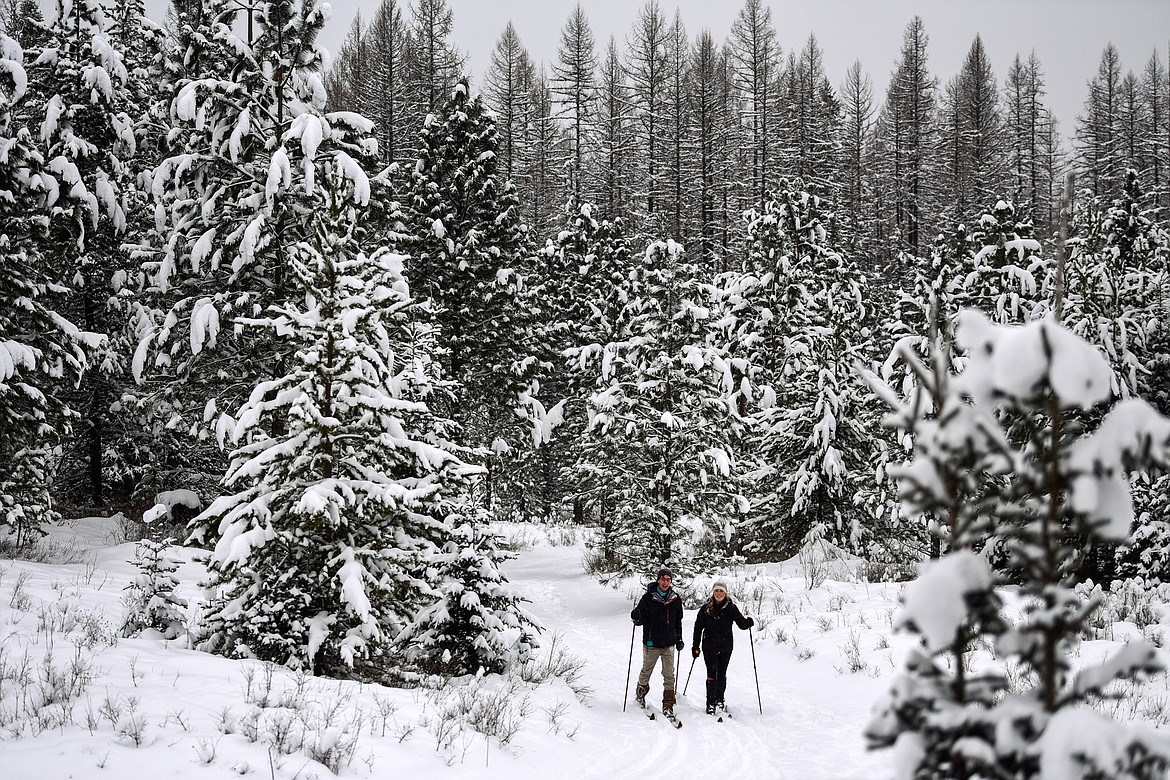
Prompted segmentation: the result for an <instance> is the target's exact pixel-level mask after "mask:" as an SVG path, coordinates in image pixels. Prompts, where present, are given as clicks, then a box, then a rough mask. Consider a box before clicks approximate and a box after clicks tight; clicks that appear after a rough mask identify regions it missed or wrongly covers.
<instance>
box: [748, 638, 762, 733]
mask: <svg viewBox="0 0 1170 780" xmlns="http://www.w3.org/2000/svg"><path fill="white" fill-rule="evenodd" d="M748 639H749V640H751V643H752V674H754V675H755V676H756V701H758V702H759V703H760V714H761V715H763V714H764V700H763V699H761V698H760V673H759V671H757V669H756V638H755V636H753V635H752V627H751V626H748Z"/></svg>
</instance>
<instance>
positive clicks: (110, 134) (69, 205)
mask: <svg viewBox="0 0 1170 780" xmlns="http://www.w3.org/2000/svg"><path fill="white" fill-rule="evenodd" d="M112 29H113V21H112V19H111V17H110V16H109V14H108V13H107V12H106V9H105V8H104V7H103V6H102V4H101V3H100V2H99V1H98V0H57V3H56V18H55V19H54V20H53V21H52V22H51V23H50V24H49V25H48V26H47V27H46V28H45V30H44V32H45V36H44V43H43V45H42V46H40V47H39V48H38V50H36V51H35V52H31V53H30V57H32V56H35V59H34V60H33V61H32V62H31V64H30V65H29V67H28V82H29V85H30V91H29V95H28V102H29V112H30V114H31V115H32V116H31V117H30V119H31V120H32V121H34V122H35V123H36V125H35V126H36V127H37V132H36V137H37V138H38V140H39V141H40V143H41V144H42V145H43V155H44V158H45V161H46V162H45V165H46V168H47V169H48V170H49V171H51V172H53V174H54V176H55V177H56V178H57V179H58V180H59V181H60V183H61V186H60V189H59V192H58V193H57V197H55V198H54V199H53V200H54V202H53V203H52V206H51V212H50V221H49V235H48V238H49V242H50V245H51V246H52V247H53V251H54V253H55V254H56V255H57V256H58V265H57V267H58V268H59V269H60V271H59V273H60V274H61V279H62V281H66V282H67V283H68V285H69V288H70V289H69V291H68V292H67V293H64V294H62V295H61V300H60V301H59V303H58V304H57V307H58V310H59V311H60V312H61V313H62V314H65V315H66V316H67V317H69V318H70V319H72V320H73V321H75V322H77V323H78V324H79V325H80V326H81V327H83V328H85V329H86V330H87V331H91V332H95V333H99V334H101V335H103V336H106V337H107V338H106V340H105V341H104V342H103V344H102V346H101V347H100V348H99V349H98V352H97V353H96V354H95V355H94V359H93V360H92V361H91V363H90V368H89V370H88V371H86V373H85V374H84V375H83V377H82V381H81V385H80V387H78V388H77V389H76V390H67V391H66V390H64V389H62V391H63V392H64V393H65V398H66V399H67V400H68V402H69V404H70V405H71V406H72V407H73V408H74V409H75V410H76V411H77V412H78V415H79V417H78V422H77V424H76V426H75V431H74V432H75V436H74V437H73V438H72V439H71V440H70V441H69V442H68V443H67V446H66V448H65V451H64V454H63V462H62V465H61V470H62V475H61V481H62V482H64V483H65V485H66V486H65V491H64V492H68V493H69V494H71V497H72V498H74V499H76V500H80V501H81V502H83V503H88V504H91V505H95V506H101V505H104V504H105V502H106V501H107V500H108V499H109V498H110V495H109V493H110V488H111V486H110V485H109V484H107V482H106V477H107V474H106V464H107V462H108V459H109V452H108V451H109V450H111V449H113V448H114V446H115V444H114V443H115V441H116V438H117V434H116V433H115V432H114V431H112V430H111V425H114V424H116V420H115V419H114V416H113V415H111V412H110V406H111V404H112V403H113V402H114V401H115V400H116V399H117V397H118V395H119V394H120V392H119V391H120V387H121V386H122V385H125V384H128V383H127V382H126V379H125V368H126V365H127V363H128V360H129V345H128V339H123V338H119V337H120V336H121V335H122V334H123V328H124V319H125V318H124V316H123V315H122V314H120V313H119V312H118V310H117V309H116V308H113V307H111V306H110V302H111V299H112V298H113V297H114V296H116V295H117V294H118V293H119V292H120V291H121V289H122V287H123V285H124V284H125V283H126V280H127V272H128V271H129V268H130V261H129V258H128V257H127V255H126V254H125V253H124V252H123V251H122V249H121V237H122V235H123V234H124V233H125V231H126V227H127V215H128V213H129V210H130V208H131V205H132V204H131V202H130V200H129V193H130V192H131V191H132V190H133V187H134V182H133V176H132V171H131V170H130V169H129V167H128V163H129V161H130V159H131V158H132V157H133V156H134V154H135V151H136V147H137V140H136V138H135V136H134V126H133V115H134V114H135V113H136V108H135V107H134V106H133V104H132V103H131V102H130V97H131V95H132V93H133V92H134V88H133V87H132V85H131V84H130V76H129V73H128V72H127V69H126V65H125V58H124V56H123V54H122V53H121V52H120V51H118V49H117V47H116V46H115V43H114V41H113V40H112V39H111V36H110V33H111V31H112Z"/></svg>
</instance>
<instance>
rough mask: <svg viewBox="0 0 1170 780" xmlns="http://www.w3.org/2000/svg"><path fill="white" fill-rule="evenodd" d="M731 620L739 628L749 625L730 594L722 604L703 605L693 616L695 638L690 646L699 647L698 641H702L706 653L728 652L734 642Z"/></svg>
mask: <svg viewBox="0 0 1170 780" xmlns="http://www.w3.org/2000/svg"><path fill="white" fill-rule="evenodd" d="M732 621H735V624H736V625H737V626H739V627H740V628H745V629H746V628H747V627H748V626H750V625H751V623H749V622H748V619H747V618H745V617H744V616H743V615H742V614H740V611H739V607H737V606H735V602H733V601H732V600H731V597H730V596H728V597H727V598H725V599H724V600H723V604H722V605H720V604H719V603H718V602H711V603H710V604H705V605H703V606H702V607H700V608H699V614H698V616H697V617H695V639H694V642H693V643H692V647H699V642H700V641H702V643H703V644H702V647H703V652H704V653H707V654H708V655H710V654H713V653H730V652H731V648H732V647H733V646H734V644H735V642H734V640H733V639H732V638H731V623H732Z"/></svg>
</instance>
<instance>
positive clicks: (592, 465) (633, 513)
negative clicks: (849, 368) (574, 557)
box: [576, 241, 743, 572]
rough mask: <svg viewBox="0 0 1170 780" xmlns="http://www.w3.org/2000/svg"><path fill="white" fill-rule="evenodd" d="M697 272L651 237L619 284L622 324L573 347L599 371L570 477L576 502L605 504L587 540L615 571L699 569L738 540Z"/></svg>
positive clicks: (715, 358)
mask: <svg viewBox="0 0 1170 780" xmlns="http://www.w3.org/2000/svg"><path fill="white" fill-rule="evenodd" d="M700 278H701V275H700V273H699V270H698V269H697V268H696V267H695V266H694V265H693V264H692V263H689V262H687V261H686V259H685V257H684V255H683V251H682V247H681V246H679V245H678V244H675V243H674V242H672V241H668V242H665V243H663V242H655V243H653V244H651V245H650V247H649V248H648V249H647V250H646V253H645V255H644V256H643V257H642V258H641V259H640V261H639V262H637V263H636V265H635V267H634V269H633V270H632V271H631V272H630V273H629V275H628V277H627V279H626V282H625V284H626V287H625V289H626V292H625V297H626V300H627V301H628V304H627V306H628V309H627V313H626V317H627V319H626V324H625V327H624V328H623V329H622V330H621V332H619V333H618V334H617V338H616V340H615V341H611V342H609V343H606V344H596V345H593V346H590V347H587V348H586V349H585V350H583V351H581V352H580V353H579V359H580V360H582V361H597V362H598V364H599V365H600V371H599V375H598V384H597V385H596V388H595V390H594V392H593V394H592V395H591V397H590V399H589V426H588V430H587V433H586V438H585V441H584V442H583V443H582V447H581V455H580V457H579V459H578V462H577V467H576V472H577V475H576V483H577V485H578V491H579V498H580V500H582V501H583V502H585V503H586V505H589V506H592V507H595V508H600V507H601V506H605V507H607V508H610V513H609V515H608V516H607V517H606V518H605V522H603V533H602V534H601V535H600V537H599V539H598V540H597V546H598V548H599V549H598V552H599V553H600V557H601V558H602V559H606V560H609V561H610V562H611V563H610V565H611V566H613V567H614V568H615V569H617V570H621V571H626V572H635V571H639V570H640V569H641V568H642V567H644V562H645V561H647V560H656V561H664V562H666V561H671V562H676V563H677V565H680V566H682V567H684V568H685V569H688V570H696V569H698V570H702V569H707V568H709V567H711V566H712V565H717V564H718V562H720V560H721V559H722V560H723V561H725V560H726V556H727V555H728V554H730V553H731V552H733V549H732V547H733V546H734V545H735V544H737V543H738V542H739V540H738V539H737V538H735V537H734V535H733V533H732V531H733V530H734V528H735V523H734V521H735V518H737V517H738V516H739V514H740V512H741V510H742V508H743V507H742V503H741V499H740V498H739V486H738V483H737V481H736V477H737V474H736V472H735V461H734V456H733V447H732V443H731V442H732V435H733V432H732V429H733V427H734V426H733V424H732V421H731V419H730V412H729V403H728V396H729V395H730V391H731V388H730V387H728V386H727V379H728V377H729V372H728V368H727V366H726V362H725V356H724V353H723V348H722V347H716V346H712V345H711V341H710V338H709V337H710V335H711V328H712V324H713V323H712V322H711V321H710V320H711V312H712V305H713V303H714V301H713V300H712V299H711V293H712V290H711V289H710V287H709V286H708V285H704V284H702V283H701V282H700V281H699V280H700ZM712 550H714V554H712V552H711V551H712Z"/></svg>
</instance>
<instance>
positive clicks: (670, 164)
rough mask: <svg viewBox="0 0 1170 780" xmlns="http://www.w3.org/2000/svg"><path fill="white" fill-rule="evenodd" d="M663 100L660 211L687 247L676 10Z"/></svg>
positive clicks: (683, 97) (684, 122)
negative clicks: (663, 163) (662, 162)
mask: <svg viewBox="0 0 1170 780" xmlns="http://www.w3.org/2000/svg"><path fill="white" fill-rule="evenodd" d="M664 51H665V64H666V83H665V88H666V101H665V105H664V106H663V108H664V113H663V119H664V120H665V121H664V123H663V145H664V147H665V148H664V151H665V155H664V158H665V161H666V175H665V176H664V179H665V181H664V195H665V202H664V203H663V211H664V213H665V215H666V221H667V224H668V225H669V226H670V234H671V236H672V237H673V238H674V240H675V241H680V242H684V243H687V244H689V243H690V234H689V232H688V231H687V230H686V228H687V227H688V226H689V225H690V222H691V220H690V218H689V215H687V214H686V207H687V201H688V200H689V195H690V189H691V186H692V185H691V171H692V169H693V165H694V162H693V159H692V157H691V155H690V134H691V127H690V125H691V116H690V112H689V108H690V106H689V105H688V103H687V83H688V81H689V80H690V68H691V64H690V53H691V52H690V41H689V40H688V39H687V31H686V27H684V26H683V21H682V14H681V13H680V12H679V11H678V9H675V12H674V20H673V21H672V22H671V23H670V27H669V28H668V29H667V32H666V47H665V50H664Z"/></svg>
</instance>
